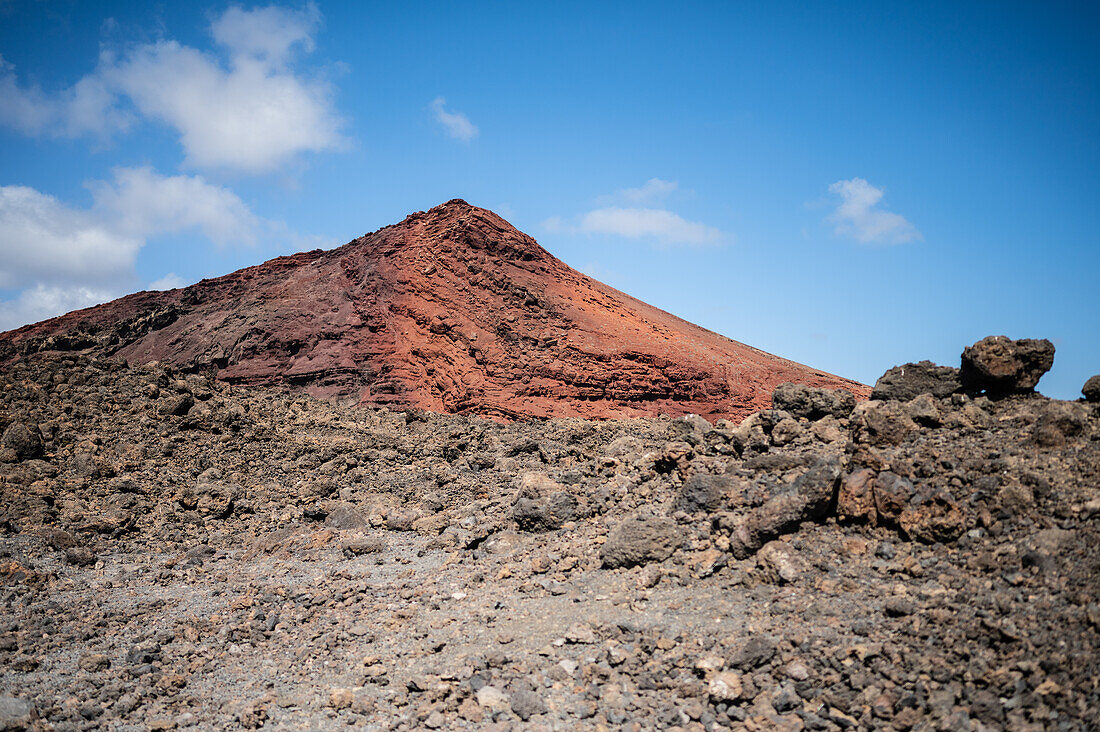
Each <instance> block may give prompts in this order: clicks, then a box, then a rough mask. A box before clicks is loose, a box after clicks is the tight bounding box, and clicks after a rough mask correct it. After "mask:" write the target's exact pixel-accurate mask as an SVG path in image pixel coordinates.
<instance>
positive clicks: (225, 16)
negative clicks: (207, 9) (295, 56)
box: [210, 3, 321, 66]
mask: <svg viewBox="0 0 1100 732" xmlns="http://www.w3.org/2000/svg"><path fill="white" fill-rule="evenodd" d="M320 25H321V13H320V11H318V10H317V6H316V5H314V4H312V3H310V4H309V5H307V6H306V7H305V8H303V9H302V10H297V11H295V10H287V9H286V8H280V7H277V6H274V5H272V6H269V7H266V8H254V9H252V10H244V9H243V8H240V7H231V8H229V9H228V10H226V11H225V12H224V13H222V15H221V16H220V17H218V18H216V19H215V20H214V22H213V23H212V24H211V25H210V33H211V35H213V36H214V40H215V41H217V42H218V43H219V44H220V45H222V46H225V47H226V48H228V49H230V50H231V51H232V52H233V53H235V54H238V55H243V56H245V57H248V56H251V57H253V58H258V59H261V60H263V61H265V62H267V63H269V64H271V65H273V66H281V65H282V64H284V63H285V62H286V60H287V59H288V58H289V57H290V55H291V52H292V50H293V49H294V48H295V47H296V46H301V47H302V50H303V51H305V52H306V53H312V51H313V35H314V33H316V32H317V28H318V27H319V26H320Z"/></svg>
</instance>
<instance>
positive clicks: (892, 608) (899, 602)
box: [883, 597, 916, 618]
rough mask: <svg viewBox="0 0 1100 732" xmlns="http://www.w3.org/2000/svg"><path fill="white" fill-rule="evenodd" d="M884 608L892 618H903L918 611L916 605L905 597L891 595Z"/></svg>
mask: <svg viewBox="0 0 1100 732" xmlns="http://www.w3.org/2000/svg"><path fill="white" fill-rule="evenodd" d="M883 609H884V610H885V611H886V614H887V615H889V616H890V617H892V618H903V617H905V616H906V615H912V614H913V613H915V612H916V606H914V605H913V603H912V602H910V601H909V600H906V599H905V598H904V597H891V598H890V599H889V600H887V601H886V604H885V605H884V606H883Z"/></svg>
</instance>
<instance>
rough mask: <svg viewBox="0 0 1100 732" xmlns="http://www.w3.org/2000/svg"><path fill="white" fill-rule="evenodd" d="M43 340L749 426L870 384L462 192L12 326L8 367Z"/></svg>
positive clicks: (262, 378)
mask: <svg viewBox="0 0 1100 732" xmlns="http://www.w3.org/2000/svg"><path fill="white" fill-rule="evenodd" d="M39 351H82V352H86V353H91V354H94V355H112V356H117V357H122V358H124V359H126V360H127V361H129V362H131V363H146V362H149V361H160V362H164V363H167V364H171V365H173V366H176V367H180V368H185V369H196V370H203V369H214V370H215V371H216V375H217V378H218V379H220V380H223V381H225V382H228V383H231V384H256V385H266V386H280V385H281V386H287V387H291V388H294V389H300V390H304V391H306V392H308V393H309V394H311V395H314V396H320V397H340V398H354V399H355V400H357V401H358V402H359V403H360V404H363V405H371V406H392V407H394V408H402V409H403V408H420V409H425V410H431V411H437V412H450V413H462V414H475V415H481V416H487V417H492V418H497V419H500V418H504V419H522V418H528V417H569V416H580V417H587V418H609V417H617V418H621V417H641V416H653V415H658V414H662V413H664V414H670V415H674V416H675V415H682V414H688V413H694V414H700V415H703V416H706V417H708V418H710V419H712V420H713V419H715V418H719V417H726V418H734V419H739V418H741V417H743V416H745V415H748V414H750V413H752V412H754V411H757V410H759V409H763V408H767V407H768V406H770V402H771V393H772V390H773V389H774V388H775V386H776V385H778V384H780V383H783V382H787V381H792V382H797V383H803V384H808V385H812V386H820V387H827V388H843V389H847V390H849V391H851V392H852V393H853V394H855V395H856V396H857V397H858V398H861V399H862V398H866V397H867V396H868V394H869V391H870V390H869V389H868V387H866V386H864V385H862V384H859V383H857V382H854V381H850V380H848V379H843V378H840V377H838V376H833V375H831V374H827V373H824V372H821V371H817V370H815V369H812V368H809V367H807V366H803V365H801V364H798V363H794V362H792V361H788V360H786V359H782V358H779V357H777V356H773V355H771V354H768V353H765V352H763V351H760V350H758V349H755V348H752V347H750V346H747V345H745V344H743V343H738V342H737V341H733V340H730V339H728V338H725V337H723V336H720V335H718V334H716V333H712V332H711V331H708V330H705V329H703V328H700V327H698V326H696V325H692V324H691V323H688V322H686V321H684V320H681V319H680V318H677V317H675V316H673V315H670V314H668V313H666V312H664V311H662V310H658V309H657V308H654V307H652V306H650V305H647V304H645V303H643V302H641V301H639V300H636V299H634V298H632V297H630V296H629V295H625V294H623V293H622V292H619V291H618V290H615V289H614V288H611V287H608V286H607V285H605V284H603V283H601V282H598V281H596V280H594V279H592V278H591V277H587V276H585V275H583V274H581V273H579V272H577V271H576V270H574V269H572V268H570V267H568V266H567V265H565V264H564V263H563V262H561V261H559V260H558V259H556V258H555V257H553V256H552V255H551V254H550V253H549V252H547V251H546V250H545V249H543V248H542V247H540V246H539V245H538V243H537V242H535V240H534V239H532V238H531V237H529V236H527V235H526V234H524V233H522V232H520V231H518V230H516V229H515V228H514V227H512V226H511V225H510V224H509V223H508V222H506V221H505V220H504V219H502V218H500V217H499V216H497V215H496V214H494V213H492V212H491V211H487V210H485V209H481V208H476V207H474V206H471V205H469V204H467V203H466V202H465V201H460V200H453V201H449V202H447V203H445V204H443V205H441V206H437V207H435V208H433V209H431V210H430V211H427V212H421V213H415V214H412V215H410V216H409V217H407V218H406V219H405V220H404V221H402V222H401V223H399V224H396V225H393V226H387V227H385V228H383V229H380V230H378V231H376V232H374V233H373V234H369V235H367V236H364V237H361V238H359V239H356V240H354V241H352V242H350V243H348V244H346V245H344V246H342V247H340V248H338V249H334V250H331V251H320V250H316V251H312V252H304V253H301V254H296V255H294V256H290V257H279V258H277V259H273V260H271V261H269V262H265V263H264V264H261V265H258V266H255V267H249V268H247V269H242V270H240V271H238V272H234V273H232V274H228V275H225V276H224V277H219V278H216V279H212V280H203V281H202V282H199V283H197V284H195V285H192V286H190V287H187V288H184V289H179V290H171V291H168V292H140V293H136V294H134V295H129V296H127V297H124V298H121V299H119V300H116V301H114V302H110V303H106V304H104V305H100V306H98V307H94V308H89V309H87V310H81V311H77V312H74V313H70V314H68V315H65V316H62V317H59V318H54V319H51V320H47V321H44V322H42V323H38V324H35V325H29V326H25V327H23V328H20V329H18V330H15V331H11V332H8V333H6V334H2V335H0V361H11V360H12V359H15V358H19V357H20V356H21V355H23V354H28V353H32V352H39Z"/></svg>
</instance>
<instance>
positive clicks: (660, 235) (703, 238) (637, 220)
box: [578, 208, 722, 244]
mask: <svg viewBox="0 0 1100 732" xmlns="http://www.w3.org/2000/svg"><path fill="white" fill-rule="evenodd" d="M578 228H579V229H580V231H582V232H586V233H591V234H610V235H612V236H621V237H623V238H626V239H643V238H652V239H655V240H656V241H658V242H660V243H661V244H714V243H716V242H718V241H721V239H722V232H720V231H719V230H718V229H716V228H714V227H713V226H707V225H706V224H701V223H699V222H698V221H688V220H687V219H685V218H683V217H682V216H679V215H678V214H675V213H673V212H672V211H667V210H665V209H657V208H599V209H596V210H594V211H589V212H588V213H586V214H584V215H583V216H582V217H581V220H580V224H579V227H578Z"/></svg>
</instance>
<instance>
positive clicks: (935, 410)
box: [905, 394, 943, 427]
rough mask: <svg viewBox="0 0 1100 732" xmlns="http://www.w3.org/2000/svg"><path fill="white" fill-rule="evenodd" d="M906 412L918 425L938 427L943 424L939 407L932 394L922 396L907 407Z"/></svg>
mask: <svg viewBox="0 0 1100 732" xmlns="http://www.w3.org/2000/svg"><path fill="white" fill-rule="evenodd" d="M905 412H906V414H908V415H909V418H910V419H912V420H913V421H914V422H916V423H917V424H920V425H923V426H925V427H938V426H939V425H940V424H941V423H942V422H943V415H942V413H941V412H940V408H939V405H937V404H936V400H935V398H934V397H933V396H932V395H931V394H921V395H920V396H918V397H916V398H914V399H913V400H912V401H910V402H909V403H907V404H906V405H905Z"/></svg>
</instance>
